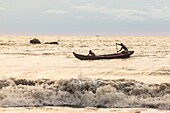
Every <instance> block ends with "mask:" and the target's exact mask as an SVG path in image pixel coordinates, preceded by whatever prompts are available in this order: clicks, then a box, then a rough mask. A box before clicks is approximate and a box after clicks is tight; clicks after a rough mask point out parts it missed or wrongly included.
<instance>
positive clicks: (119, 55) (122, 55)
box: [73, 51, 134, 60]
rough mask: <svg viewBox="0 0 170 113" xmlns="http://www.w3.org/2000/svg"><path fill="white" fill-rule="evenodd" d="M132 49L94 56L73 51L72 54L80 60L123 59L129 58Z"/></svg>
mask: <svg viewBox="0 0 170 113" xmlns="http://www.w3.org/2000/svg"><path fill="white" fill-rule="evenodd" d="M133 53H134V51H128V52H127V53H123V52H122V53H115V54H105V55H95V56H88V55H82V54H77V53H75V52H73V54H74V56H75V57H76V58H78V59H80V60H100V59H120V58H121V59H123V58H129V57H130V55H132V54H133Z"/></svg>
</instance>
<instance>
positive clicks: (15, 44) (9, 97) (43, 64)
mask: <svg viewBox="0 0 170 113" xmlns="http://www.w3.org/2000/svg"><path fill="white" fill-rule="evenodd" d="M38 38H39V39H40V40H41V41H42V42H45V41H58V42H59V45H45V44H40V45H31V44H29V40H30V39H32V37H31V36H29V37H22V36H21V37H0V49H1V51H0V79H1V86H2V85H4V84H3V83H4V82H3V81H5V83H10V85H9V86H8V85H7V87H2V88H1V89H0V93H1V98H0V99H1V105H2V104H3V102H4V103H5V104H3V105H7V106H9V107H10V105H13V104H14V105H17V104H22V102H25V101H23V100H30V101H28V103H27V102H26V103H23V105H29V104H31V103H33V104H35V103H38V105H39V103H40V105H41V104H42V103H41V101H42V100H45V101H44V102H45V103H46V100H48V101H49V102H53V100H54V98H55V99H56V98H57V99H59V100H60V99H61V100H64V99H63V98H59V96H66V97H67V98H68V97H71V96H73V94H72V93H68V92H65V91H64V92H62V91H63V90H62V91H59V90H56V88H57V87H58V85H56V84H51V85H48V82H43V83H44V85H42V86H44V87H42V86H41V85H36V86H29V85H23V84H19V85H16V84H15V83H14V81H11V80H10V79H11V78H13V79H16V81H19V80H20V79H22V80H25V81H26V82H28V81H29V80H31V81H38V80H40V81H41V80H42V81H43V79H44V80H45V79H47V80H49V81H55V83H57V81H63V83H67V84H70V85H68V86H72V87H73V89H74V88H75V87H80V86H83V85H80V84H77V83H84V84H89V82H82V81H81V80H79V79H81V78H85V79H88V80H89V81H92V82H91V83H96V82H97V80H100V82H101V83H104V84H108V83H107V81H108V80H110V81H112V82H111V83H109V84H108V85H105V86H103V87H102V86H100V87H98V96H100V98H99V99H96V100H100V99H102V98H101V96H103V97H113V98H114V97H117V98H116V99H121V100H124V98H123V97H124V96H125V97H128V98H129V97H130V98H131V99H130V101H129V100H128V98H126V99H127V100H126V102H130V103H131V102H132V103H133V102H134V101H133V100H135V98H138V96H139V95H138V96H134V95H129V94H128V93H127V95H124V93H125V92H124V91H129V90H131V89H133V90H131V92H133V94H134V92H136V93H139V94H140V92H141V93H146V92H147V94H146V95H142V98H146V100H142V101H141V102H143V103H144V104H147V103H148V106H150V107H154V106H156V107H157V106H160V107H163V106H167V110H165V111H164V112H169V108H168V107H170V103H168V102H169V96H170V94H169V90H168V87H169V85H168V84H169V83H170V65H169V61H170V57H169V56H170V45H169V44H168V42H169V41H170V38H163V39H162V38H161V37H156V38H154V37H149V38H147V37H139V38H133V37H102V36H100V37H83V36H82V37H74V36H72V37H69V36H68V37H64V36H63V37H58V36H56V37H55V36H54V37H45V36H43V37H38ZM115 42H123V43H124V44H126V45H127V47H128V48H129V49H130V50H134V51H135V53H134V55H132V57H131V58H129V59H119V60H117V59H115V60H100V61H80V60H78V59H76V58H75V57H74V56H73V54H72V52H77V53H82V54H87V53H88V51H89V49H92V50H93V51H94V52H95V53H96V54H104V53H114V52H116V49H115ZM71 79H72V80H73V81H76V82H75V83H74V82H73V81H70V82H68V81H69V80H71ZM119 79H123V80H124V81H122V82H119V83H116V84H115V82H113V81H117V82H118V81H119ZM128 80H129V81H133V80H135V81H136V82H129V81H128ZM20 82H21V81H20ZM100 82H99V83H100ZM141 82H142V83H141ZM91 83H90V84H91ZM76 84H77V85H76ZM123 84H126V85H125V86H126V87H124V85H123ZM149 85H150V86H149ZM60 86H61V85H60ZM92 86H94V87H92V88H95V87H97V85H94V84H92ZM117 86H119V87H123V88H122V90H120V89H121V88H120V89H119V87H117ZM63 87H64V86H63ZM90 87H91V86H90ZM44 88H45V89H44ZM60 88H61V87H60ZM65 88H66V89H69V90H70V88H69V87H65ZM115 88H118V89H115ZM53 89H55V90H53ZM71 89H72V88H71ZM123 89H124V90H123ZM134 89H135V90H134ZM91 91H92V90H89V92H86V93H87V95H86V96H84V91H82V92H80V93H77V92H76V91H75V92H76V93H75V94H76V96H77V97H81V96H82V99H83V98H84V97H86V98H87V100H88V99H89V100H90V99H93V98H94V97H95V94H93V93H91ZM157 91H158V92H159V93H158V95H156V94H157ZM31 92H32V93H31ZM122 92H123V95H122ZM58 93H59V94H60V95H57V94H58ZM24 94H25V95H24ZM46 94H47V95H46ZM80 94H82V95H80ZM118 94H119V95H118ZM152 94H155V95H152ZM42 95H44V96H42ZM49 95H50V96H51V99H46V97H50V96H49ZM106 95H107V96H106ZM148 95H150V96H148ZM57 96H58V97H57ZM74 96H75V95H74ZM74 96H73V97H74ZM93 96H94V97H93ZM140 96H141V95H140ZM152 96H155V97H154V98H153V97H152ZM113 98H111V99H109V98H107V99H106V98H103V100H102V101H99V102H98V103H102V102H103V101H104V102H106V103H103V104H102V105H107V103H109V101H110V100H111V101H110V103H114V102H115V101H114V99H113ZM148 98H150V99H148ZM70 99H71V100H64V102H65V103H67V102H68V103H69V102H74V101H75V100H74V99H73V100H74V101H73V100H72V98H70ZM112 99H113V100H112ZM108 100H109V101H108ZM153 100H154V101H153ZM160 100H161V101H160ZM76 101H77V102H79V100H76ZM80 101H81V99H80ZM124 101H125V100H124ZM138 101H139V102H140V100H138V99H137V100H136V102H138ZM15 102H16V103H15ZM54 102H55V101H54ZM61 102H62V101H61ZM93 102H94V101H90V102H89V103H87V105H90V104H91V103H93ZM116 102H117V106H123V104H124V102H123V103H119V101H116ZM152 102H153V103H152ZM134 103H135V102H134ZM149 103H151V104H150V105H149ZM156 103H157V104H156ZM163 103H164V104H163ZM166 103H167V104H166ZM94 104H95V103H94ZM119 104H120V105H119ZM153 104H155V105H154V106H153ZM47 105H48V102H47ZM127 105H128V104H127ZM134 106H135V104H132V105H131V106H130V107H131V108H132V109H133V108H134ZM148 106H145V107H146V108H141V109H143V110H146V111H141V112H160V110H159V109H149V108H147V107H148ZM135 107H137V106H135ZM56 108H57V109H58V107H56ZM60 108H61V109H60ZM62 108H64V110H66V111H65V112H69V110H70V112H77V110H78V111H79V110H80V109H81V110H80V111H82V112H87V111H84V110H86V108H80V109H79V108H67V107H59V110H58V111H59V112H62ZM131 108H120V112H126V110H127V112H131V110H130V109H131ZM157 108H159V107H157ZM2 109H6V110H8V108H2ZM9 109H13V112H15V111H16V112H17V109H18V108H16V109H15V108H9ZM19 109H20V108H19ZM21 109H23V111H22V110H21V111H18V112H24V109H25V107H23V108H21ZM35 109H39V110H38V111H36V110H35V111H36V112H41V111H42V112H50V110H49V111H46V110H44V107H40V108H35ZM54 109H55V107H54ZM92 109H93V108H92ZM94 109H98V108H94ZM108 109H109V108H106V109H105V108H102V109H100V108H99V110H97V112H106V111H107V110H108ZM110 109H112V108H110ZM113 109H119V108H113ZM124 109H125V111H124ZM134 109H138V108H134ZM139 109H140V108H139ZM25 110H26V109H25ZM100 110H101V111H100ZM105 110H106V111H105ZM153 110H154V111H153ZM0 111H1V110H0ZM31 111H32V108H31V110H28V113H29V112H31ZM33 111H34V108H33ZM6 112H8V111H6ZM25 112H26V111H25ZM25 112H24V113H25ZM51 112H53V107H52V109H51ZM94 112H96V111H94ZM107 112H111V111H107ZM117 112H119V111H117ZM132 112H135V111H132ZM161 112H162V111H161Z"/></svg>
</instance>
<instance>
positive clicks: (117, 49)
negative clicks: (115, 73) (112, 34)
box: [116, 43, 118, 53]
mask: <svg viewBox="0 0 170 113" xmlns="http://www.w3.org/2000/svg"><path fill="white" fill-rule="evenodd" d="M116 51H117V53H118V49H117V43H116Z"/></svg>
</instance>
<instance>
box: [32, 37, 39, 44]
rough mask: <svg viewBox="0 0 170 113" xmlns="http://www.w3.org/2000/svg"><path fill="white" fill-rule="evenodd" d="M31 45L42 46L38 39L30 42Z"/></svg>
mask: <svg viewBox="0 0 170 113" xmlns="http://www.w3.org/2000/svg"><path fill="white" fill-rule="evenodd" d="M30 43H31V44H41V42H40V41H39V40H38V39H36V38H34V39H32V40H30Z"/></svg>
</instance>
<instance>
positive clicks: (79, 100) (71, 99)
mask: <svg viewBox="0 0 170 113" xmlns="http://www.w3.org/2000/svg"><path fill="white" fill-rule="evenodd" d="M0 106H1V107H3V106H8V107H18V106H20V107H25V106H28V107H29V106H72V107H105V108H113V107H142V108H159V109H166V110H170V83H162V84H145V83H142V82H138V81H135V80H127V79H119V80H102V79H95V80H92V79H86V78H79V79H69V80H56V81H55V80H50V79H39V80H34V81H33V80H26V79H15V78H10V79H6V80H0Z"/></svg>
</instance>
